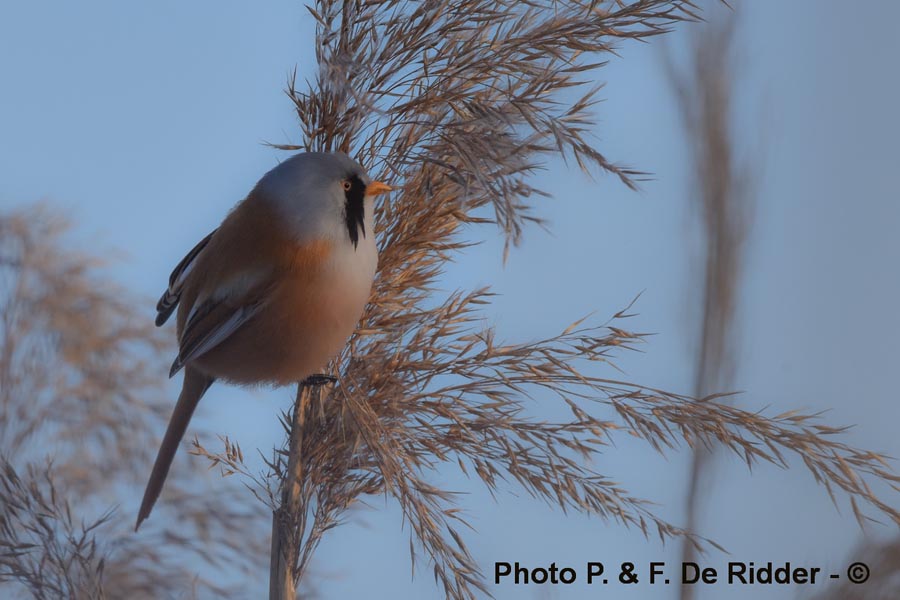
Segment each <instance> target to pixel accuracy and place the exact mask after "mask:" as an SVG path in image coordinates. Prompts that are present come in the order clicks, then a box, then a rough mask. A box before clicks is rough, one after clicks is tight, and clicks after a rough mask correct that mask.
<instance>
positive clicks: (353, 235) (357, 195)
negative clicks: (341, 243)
mask: <svg viewBox="0 0 900 600" xmlns="http://www.w3.org/2000/svg"><path fill="white" fill-rule="evenodd" d="M342 185H343V188H344V196H345V197H346V202H345V204H344V219H345V221H346V223H347V232H348V233H349V234H350V242H351V243H352V244H353V247H354V248H356V246H357V244H359V234H360V233H362V236H363V237H366V225H365V197H366V185H365V184H364V183H363V182H362V179H360V178H359V177H358V176H356V175H350V176H349V177H347V179H345V180H344V182H343V184H342Z"/></svg>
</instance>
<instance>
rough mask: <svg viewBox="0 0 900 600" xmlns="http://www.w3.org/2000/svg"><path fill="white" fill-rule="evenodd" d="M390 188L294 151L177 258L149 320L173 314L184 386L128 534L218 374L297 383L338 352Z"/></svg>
mask: <svg viewBox="0 0 900 600" xmlns="http://www.w3.org/2000/svg"><path fill="white" fill-rule="evenodd" d="M390 190H391V188H390V187H389V186H387V185H385V184H383V183H381V182H379V181H372V180H371V179H370V178H369V177H368V175H366V172H365V170H364V169H363V168H362V167H361V166H360V165H359V164H358V163H357V162H356V161H354V160H352V159H351V158H350V157H348V156H347V155H345V154H342V153H319V152H309V153H301V154H297V155H295V156H293V157H291V158H290V159H288V160H286V161H284V162H282V163H281V164H280V165H278V166H277V167H275V168H274V169H272V170H271V171H269V172H268V173H266V174H265V175H264V176H263V177H262V179H260V180H259V182H258V183H257V184H256V186H255V187H254V188H253V191H251V192H250V194H249V195H248V196H247V197H246V198H245V199H244V200H243V201H241V202H240V203H239V204H238V205H237V206H235V208H234V209H233V210H232V211H231V212H230V213H229V214H228V216H227V217H225V220H224V221H222V224H221V225H220V226H219V227H218V229H216V230H215V231H213V232H212V233H210V234H209V235H208V236H206V237H205V238H203V240H201V241H200V243H199V244H197V245H196V246H195V247H194V249H193V250H191V251H190V252H188V254H187V256H185V257H184V259H182V261H181V262H180V263H178V266H176V267H175V270H174V271H173V272H172V275H171V277H170V278H169V287H168V289H167V290H166V291H165V292H164V293H163V295H162V298H160V300H159V303H158V304H157V307H156V309H157V317H156V324H157V325H162V324H163V323H165V322H166V320H167V319H168V318H169V316H170V315H171V314H172V312H173V311H175V309H176V308H177V309H178V315H177V330H178V342H179V351H178V356H177V357H176V358H175V361H174V362H173V363H172V369H171V371H170V373H169V376H170V377H171V376H173V375H175V373H177V372H178V371H179V370H181V369H182V368H183V369H184V383H183V385H182V389H181V394H180V395H179V396H178V402H177V404H176V405H175V410H174V412H173V413H172V417H171V419H170V420H169V426H168V428H167V430H166V434H165V437H164V438H163V441H162V445H161V446H160V448H159V453H158V455H157V457H156V462H155V463H154V465H153V471H152V472H151V474H150V480H149V481H148V483H147V488H146V490H145V492H144V499H143V501H142V502H141V508H140V512H139V513H138V518H137V524H136V525H135V530H137V528H138V527H140V525H141V522H142V521H143V520H144V519H146V518H147V517H148V516H149V515H150V511H151V510H152V509H153V505H154V503H155V502H156V499H157V498H158V497H159V494H160V492H161V491H162V487H163V483H164V482H165V479H166V475H167V474H168V472H169V467H170V466H171V464H172V459H173V458H174V456H175V452H176V450H177V449H178V444H179V443H180V442H181V439H182V437H183V436H184V433H185V430H186V429H187V425H188V423H189V422H190V419H191V415H192V414H193V412H194V409H195V408H196V406H197V403H198V402H199V401H200V398H201V397H202V396H203V394H204V393H205V392H206V390H207V389H209V386H210V385H212V383H213V382H214V381H216V380H217V379H221V380H223V381H226V382H229V383H235V384H238V385H253V384H272V385H287V384H290V383H296V382H299V381H303V380H304V379H306V378H307V377H309V376H310V375H312V374H314V373H317V372H318V370H319V369H321V368H322V367H324V366H325V364H326V363H327V362H328V360H330V359H331V358H333V357H334V356H335V355H336V354H337V353H338V351H339V350H340V349H341V347H342V346H343V344H344V343H345V342H346V341H347V338H348V337H349V336H350V334H351V333H352V332H353V329H354V327H355V326H356V323H357V322H358V321H359V318H360V316H361V315H362V311H363V309H364V308H365V305H366V301H367V300H368V298H369V293H370V291H371V288H372V281H373V279H374V277H375V269H376V267H377V264H378V251H377V248H376V246H375V239H374V233H373V229H374V227H373V210H374V207H373V196H375V195H377V194H382V193H385V192H388V191H390Z"/></svg>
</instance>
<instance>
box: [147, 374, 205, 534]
mask: <svg viewBox="0 0 900 600" xmlns="http://www.w3.org/2000/svg"><path fill="white" fill-rule="evenodd" d="M213 381H214V380H213V379H212V378H211V377H208V376H206V375H203V374H201V373H199V372H198V371H196V370H194V369H192V368H190V367H187V368H185V370H184V384H183V385H182V387H181V394H180V395H179V396H178V402H177V403H176V404H175V410H174V412H173V413H172V418H170V419H169V427H168V428H167V429H166V435H165V437H164V438H163V441H162V445H161V446H160V447H159V453H158V454H157V455H156V462H155V463H154V464H153V471H152V472H151V473H150V481H148V482H147V489H146V490H144V499H143V500H142V501H141V510H140V512H138V518H137V523H136V524H135V526H134V530H135V531H137V530H138V527H140V526H141V523H142V522H143V521H144V519H146V518H147V517H149V516H150V511H152V510H153V505H154V504H156V499H157V498H159V494H160V492H162V488H163V484H164V483H165V481H166V476H167V475H168V474H169V467H171V466H172V459H173V458H175V452H176V451H177V450H178V445H179V444H180V443H181V438H183V437H184V432H185V431H186V430H187V426H188V423H190V422H191V416H192V415H193V414H194V409H195V408H197V403H198V402H200V398H202V397H203V394H204V393H206V390H208V389H209V386H210V385H212V383H213Z"/></svg>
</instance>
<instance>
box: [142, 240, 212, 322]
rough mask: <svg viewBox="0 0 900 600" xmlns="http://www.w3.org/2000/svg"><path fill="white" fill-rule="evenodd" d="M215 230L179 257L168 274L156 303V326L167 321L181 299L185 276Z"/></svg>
mask: <svg viewBox="0 0 900 600" xmlns="http://www.w3.org/2000/svg"><path fill="white" fill-rule="evenodd" d="M217 231H218V229H214V230H212V232H210V234H209V235H207V236H206V237H205V238H203V239H202V240H200V243H198V244H197V245H196V246H194V248H193V249H192V250H191V251H190V252H188V253H187V255H186V256H185V257H184V258H182V259H181V262H179V263H178V265H177V266H176V267H175V269H174V270H173V271H172V274H171V275H170V276H169V287H168V288H166V291H165V292H163V295H162V296H161V297H160V299H159V302H157V303H156V326H157V327H159V326H160V325H162V324H163V323H165V322H166V321H168V320H169V317H170V316H171V315H172V313H173V312H174V311H175V308H176V307H177V306H178V302H179V300H181V290H182V288H183V287H184V281H185V278H187V276H188V274H189V273H190V272H191V269H192V268H193V267H194V264H195V263H196V259H197V257H198V256H199V255H200V253H201V252H203V249H204V248H206V245H207V244H209V240H210V239H212V236H213V235H215V233H216V232H217Z"/></svg>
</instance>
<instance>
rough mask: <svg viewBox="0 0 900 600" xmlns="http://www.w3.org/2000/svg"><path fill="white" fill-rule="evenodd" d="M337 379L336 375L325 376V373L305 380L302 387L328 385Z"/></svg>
mask: <svg viewBox="0 0 900 600" xmlns="http://www.w3.org/2000/svg"><path fill="white" fill-rule="evenodd" d="M335 381H337V377H335V376H334V375H325V374H324V373H316V374H314V375H310V376H309V377H307V378H306V379H304V380H303V381H302V382H301V383H302V385H325V384H326V383H334V382H335Z"/></svg>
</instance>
